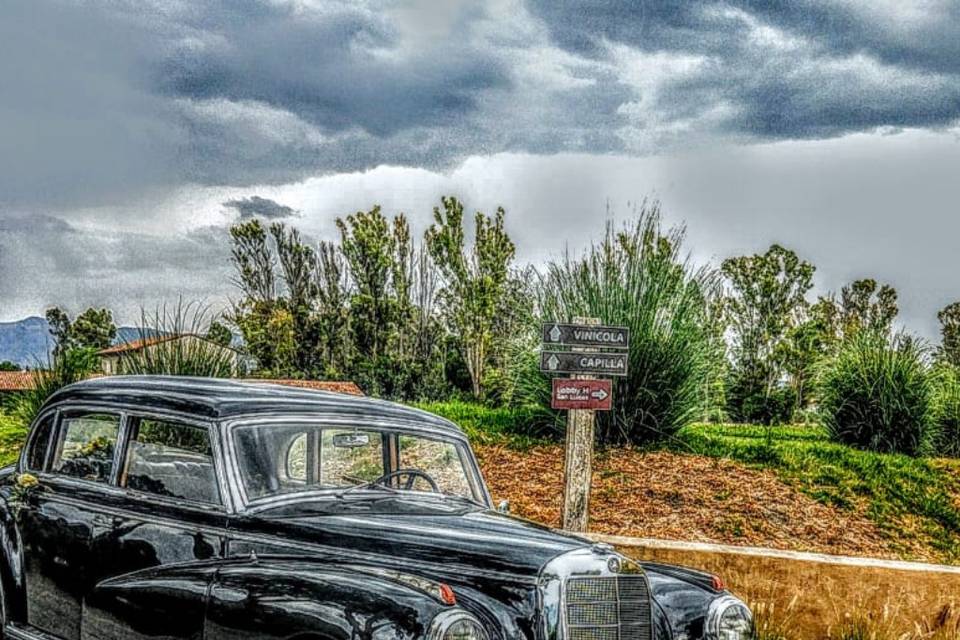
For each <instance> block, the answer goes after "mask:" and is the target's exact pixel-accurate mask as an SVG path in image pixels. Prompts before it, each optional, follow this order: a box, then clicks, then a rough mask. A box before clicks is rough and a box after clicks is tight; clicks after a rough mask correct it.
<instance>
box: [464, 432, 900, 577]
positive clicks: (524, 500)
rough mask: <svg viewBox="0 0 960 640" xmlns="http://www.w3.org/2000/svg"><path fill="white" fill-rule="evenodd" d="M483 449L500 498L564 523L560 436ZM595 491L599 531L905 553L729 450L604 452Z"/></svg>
mask: <svg viewBox="0 0 960 640" xmlns="http://www.w3.org/2000/svg"><path fill="white" fill-rule="evenodd" d="M477 453H478V457H479V458H480V463H481V466H482V467H483V471H484V476H485V477H486V479H487V482H488V483H489V486H490V491H491V493H492V494H493V496H494V499H495V500H501V499H507V500H510V502H511V504H512V508H513V511H514V513H515V514H517V515H519V516H521V517H524V518H529V519H531V520H536V521H539V522H542V523H545V524H547V525H551V526H558V524H559V522H560V508H561V503H562V487H563V456H564V451H563V447H562V446H559V445H556V446H547V447H537V448H534V449H531V450H528V451H524V452H519V451H515V450H511V449H507V448H505V447H478V451H477ZM591 501H592V504H591V514H590V530H591V531H593V532H595V533H605V534H612V535H623V536H637V537H644V538H661V539H671V540H687V541H695V542H714V543H720V544H734V545H741V546H759V547H768V548H774V549H786V550H793V551H810V552H817V553H828V554H834V555H858V556H870V557H879V558H897V557H899V556H900V555H901V554H900V553H897V551H896V550H895V548H894V545H893V543H892V542H891V541H890V540H889V539H888V538H885V537H884V535H883V533H882V532H881V531H880V529H879V528H878V527H877V526H876V525H875V524H874V523H873V522H871V521H870V520H869V519H867V518H866V517H865V516H863V515H862V514H859V513H855V512H848V511H843V510H840V509H838V508H836V507H831V506H826V505H823V504H820V503H818V502H816V501H815V500H813V499H812V498H810V497H808V496H805V495H803V494H802V493H800V492H799V491H797V490H796V489H794V488H792V487H790V486H788V485H786V484H784V483H783V482H781V481H780V480H779V479H778V478H777V476H776V475H775V474H774V473H773V472H772V471H758V470H753V469H747V468H745V467H743V466H742V465H739V464H737V463H735V462H732V461H728V460H721V459H716V458H706V457H701V456H692V455H677V454H672V453H665V452H655V453H642V452H638V451H633V450H629V449H617V450H611V451H607V452H603V453H598V455H597V456H596V459H595V460H594V468H593V493H592V497H591ZM912 551H913V553H914V554H916V553H917V550H912ZM901 552H902V548H901Z"/></svg>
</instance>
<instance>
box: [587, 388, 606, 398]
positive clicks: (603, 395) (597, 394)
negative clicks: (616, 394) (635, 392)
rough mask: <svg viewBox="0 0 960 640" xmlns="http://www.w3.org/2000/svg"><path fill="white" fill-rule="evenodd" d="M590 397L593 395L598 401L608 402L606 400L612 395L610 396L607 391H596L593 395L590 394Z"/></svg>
mask: <svg viewBox="0 0 960 640" xmlns="http://www.w3.org/2000/svg"><path fill="white" fill-rule="evenodd" d="M590 395H592V396H593V397H594V398H596V399H597V400H606V399H607V396H608V395H610V394H609V393H607V392H606V391H604V390H603V389H597V390H596V391H594V392H593V393H592V394H590Z"/></svg>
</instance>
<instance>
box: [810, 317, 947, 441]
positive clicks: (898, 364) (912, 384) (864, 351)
mask: <svg viewBox="0 0 960 640" xmlns="http://www.w3.org/2000/svg"><path fill="white" fill-rule="evenodd" d="M926 355H927V354H926V351H925V349H924V347H922V346H920V345H919V344H918V343H917V342H916V341H913V340H909V339H906V338H904V337H902V336H900V337H898V338H896V339H895V340H893V341H892V342H891V341H890V340H889V339H888V338H887V337H886V336H884V335H879V334H875V333H872V332H868V331H861V332H857V334H855V335H854V336H853V337H851V338H849V339H848V340H846V341H845V342H844V343H843V344H842V345H841V346H840V349H839V352H838V353H837V355H836V356H835V357H834V358H832V359H831V360H829V361H827V362H826V363H825V365H824V366H823V369H822V371H821V375H820V408H821V412H822V415H823V421H824V426H825V427H826V428H827V429H828V431H829V432H830V434H831V436H832V437H833V439H835V440H836V441H838V442H842V443H844V444H848V445H851V446H854V447H858V448H861V449H867V450H871V451H880V452H887V453H904V454H907V455H914V456H915V455H924V454H927V453H930V452H931V451H933V449H934V446H935V445H936V441H937V431H938V429H937V424H936V419H935V407H934V392H935V385H934V376H933V375H931V373H930V371H929V368H928V367H927V364H926V362H925V359H926Z"/></svg>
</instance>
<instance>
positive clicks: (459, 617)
mask: <svg viewBox="0 0 960 640" xmlns="http://www.w3.org/2000/svg"><path fill="white" fill-rule="evenodd" d="M429 637H430V640H488V638H489V636H488V635H487V632H486V631H484V629H483V627H482V626H481V625H480V621H479V620H477V619H476V618H474V617H473V616H471V615H470V614H469V613H467V612H466V611H463V610H461V609H456V610H452V611H444V612H443V613H441V614H440V615H438V616H437V617H436V618H434V620H433V624H431V625H430V636H429Z"/></svg>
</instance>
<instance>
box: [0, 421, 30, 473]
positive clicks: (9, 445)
mask: <svg viewBox="0 0 960 640" xmlns="http://www.w3.org/2000/svg"><path fill="white" fill-rule="evenodd" d="M26 437H27V428H26V426H24V425H23V424H21V423H20V422H19V421H18V420H15V419H14V418H12V417H10V416H9V415H7V414H6V413H3V412H2V411H0V467H6V466H7V465H11V464H13V463H14V462H16V460H17V456H19V455H20V447H21V446H23V441H24V439H26Z"/></svg>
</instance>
